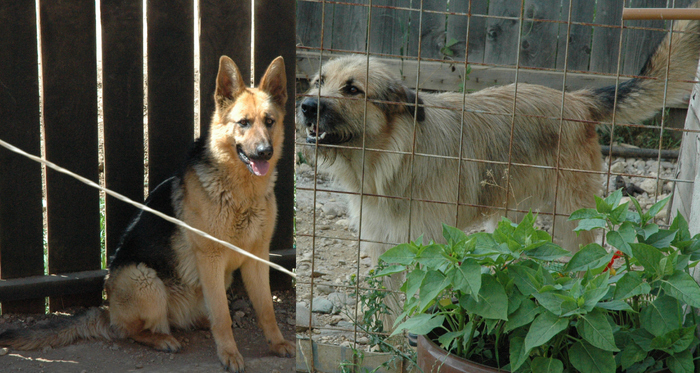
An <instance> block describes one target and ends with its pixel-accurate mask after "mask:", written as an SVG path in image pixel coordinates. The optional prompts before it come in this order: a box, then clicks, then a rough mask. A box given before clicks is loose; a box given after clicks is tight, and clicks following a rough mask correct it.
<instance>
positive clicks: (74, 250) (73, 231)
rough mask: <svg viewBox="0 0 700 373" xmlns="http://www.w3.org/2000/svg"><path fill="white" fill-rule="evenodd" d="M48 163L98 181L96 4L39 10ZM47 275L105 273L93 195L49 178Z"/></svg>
mask: <svg viewBox="0 0 700 373" xmlns="http://www.w3.org/2000/svg"><path fill="white" fill-rule="evenodd" d="M40 19H41V21H40V22H41V40H42V61H43V66H42V67H43V77H44V123H45V133H46V137H45V139H46V157H47V158H48V160H50V161H52V162H55V163H57V164H59V165H61V166H62V167H65V168H67V169H69V170H71V171H73V172H75V173H77V174H80V175H82V176H84V177H86V178H88V179H90V180H93V181H95V182H96V181H97V175H98V171H97V63H96V47H95V45H96V43H95V3H94V2H93V1H75V2H53V1H42V2H41V3H40ZM46 188H47V214H48V240H49V272H50V273H52V274H55V273H65V272H75V271H84V270H92V269H99V268H100V226H99V199H98V192H97V190H96V189H93V188H90V187H88V186H86V185H85V184H82V183H81V182H79V181H77V180H75V179H73V178H71V177H68V176H66V175H63V174H59V173H57V172H55V171H52V170H48V171H47V174H46ZM101 300H102V297H101V292H98V293H92V294H78V295H75V296H67V297H52V298H51V299H50V300H49V302H50V308H51V310H52V311H54V310H59V309H62V308H65V307H72V306H76V305H96V304H100V303H101Z"/></svg>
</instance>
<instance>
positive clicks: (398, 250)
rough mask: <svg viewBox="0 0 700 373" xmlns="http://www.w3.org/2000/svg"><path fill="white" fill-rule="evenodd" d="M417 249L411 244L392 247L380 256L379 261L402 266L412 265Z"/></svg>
mask: <svg viewBox="0 0 700 373" xmlns="http://www.w3.org/2000/svg"><path fill="white" fill-rule="evenodd" d="M416 253H418V249H417V248H416V247H414V246H412V245H411V244H407V243H404V244H400V245H398V246H394V247H392V248H391V249H389V250H387V251H386V252H385V253H384V254H382V255H381V256H380V257H379V259H381V260H383V261H385V262H387V263H397V264H402V265H410V264H413V259H414V258H415V257H416Z"/></svg>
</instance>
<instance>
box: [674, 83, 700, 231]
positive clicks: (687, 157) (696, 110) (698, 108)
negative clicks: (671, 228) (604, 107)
mask: <svg viewBox="0 0 700 373" xmlns="http://www.w3.org/2000/svg"><path fill="white" fill-rule="evenodd" d="M699 72H700V69H699ZM698 118H700V84H696V85H695V87H694V88H693V93H692V95H691V96H690V106H689V107H688V116H687V117H686V120H685V129H686V130H692V131H700V119H698ZM699 164H700V134H699V133H698V132H685V133H683V141H682V143H681V152H680V156H679V157H678V171H677V172H676V179H680V180H694V182H676V186H675V188H674V191H673V203H672V204H671V213H670V214H669V216H670V217H671V218H673V217H674V216H676V214H682V215H683V216H684V217H685V218H686V220H688V224H689V227H690V233H691V234H693V235H694V234H696V233H700V182H699V180H698V179H699V178H700V173H699V172H698V165H699Z"/></svg>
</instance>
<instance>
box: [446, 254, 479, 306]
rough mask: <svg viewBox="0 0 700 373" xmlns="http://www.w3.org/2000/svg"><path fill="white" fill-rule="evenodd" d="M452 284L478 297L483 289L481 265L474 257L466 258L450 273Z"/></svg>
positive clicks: (457, 288)
mask: <svg viewBox="0 0 700 373" xmlns="http://www.w3.org/2000/svg"><path fill="white" fill-rule="evenodd" d="M448 277H449V278H450V281H451V282H452V286H453V287H454V288H455V289H456V290H459V291H461V292H463V293H465V294H471V295H472V297H473V298H474V299H476V297H477V294H479V290H480V289H481V266H480V265H479V263H478V262H477V261H476V260H474V259H465V260H464V261H463V262H462V264H461V265H460V266H459V267H454V270H452V271H451V272H450V274H449V275H448Z"/></svg>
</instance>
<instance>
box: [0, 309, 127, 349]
mask: <svg viewBox="0 0 700 373" xmlns="http://www.w3.org/2000/svg"><path fill="white" fill-rule="evenodd" d="M92 338H104V339H107V340H112V339H116V338H120V336H119V335H118V334H117V333H116V332H115V331H113V330H112V329H111V328H110V325H109V311H108V310H107V309H106V308H90V309H88V310H86V311H85V312H82V313H78V314H76V315H73V316H67V317H64V318H60V319H56V320H51V321H50V322H49V323H48V324H45V325H38V326H33V327H29V328H26V329H9V330H6V331H4V332H3V333H0V346H5V347H11V348H14V349H16V350H33V349H39V348H43V347H47V346H50V347H60V346H66V345H69V344H71V343H73V342H75V341H77V340H79V339H92Z"/></svg>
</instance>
